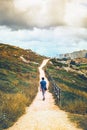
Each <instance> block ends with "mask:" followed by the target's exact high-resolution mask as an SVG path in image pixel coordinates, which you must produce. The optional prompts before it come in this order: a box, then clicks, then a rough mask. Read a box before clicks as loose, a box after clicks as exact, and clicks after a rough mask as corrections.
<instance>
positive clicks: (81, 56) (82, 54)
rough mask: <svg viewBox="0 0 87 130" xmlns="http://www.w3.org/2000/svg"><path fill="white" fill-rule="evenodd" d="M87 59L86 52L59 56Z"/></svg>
mask: <svg viewBox="0 0 87 130" xmlns="http://www.w3.org/2000/svg"><path fill="white" fill-rule="evenodd" d="M83 57H85V58H87V50H81V51H75V52H72V53H66V54H61V55H60V58H71V59H74V58H83Z"/></svg>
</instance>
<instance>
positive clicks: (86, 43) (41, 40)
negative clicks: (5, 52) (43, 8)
mask: <svg viewBox="0 0 87 130" xmlns="http://www.w3.org/2000/svg"><path fill="white" fill-rule="evenodd" d="M0 41H1V42H3V43H9V44H13V45H15V46H19V47H22V48H27V49H32V50H33V51H36V52H37V53H39V54H42V55H47V56H54V55H56V54H58V53H66V52H72V51H75V50H81V49H87V29H85V28H71V27H68V28H67V27H63V26H62V27H57V28H51V29H38V28H34V29H33V30H19V31H17V30H15V31H11V29H8V28H6V27H4V28H2V27H0Z"/></svg>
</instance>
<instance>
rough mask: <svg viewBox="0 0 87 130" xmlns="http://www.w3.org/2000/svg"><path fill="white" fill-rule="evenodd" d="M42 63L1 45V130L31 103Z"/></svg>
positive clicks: (30, 54) (28, 52) (25, 52)
mask: <svg viewBox="0 0 87 130" xmlns="http://www.w3.org/2000/svg"><path fill="white" fill-rule="evenodd" d="M20 56H23V57H24V58H25V59H26V60H28V61H29V63H25V62H24V61H22V59H21V58H20ZM43 59H44V58H43V57H42V56H39V55H37V54H36V53H34V52H32V51H31V50H23V49H20V48H18V47H14V46H10V45H4V44H0V130H2V129H4V128H8V127H9V126H11V125H12V124H13V123H14V122H15V121H16V120H17V119H18V117H20V116H21V115H22V114H23V113H24V112H25V108H26V106H29V105H30V104H31V102H32V101H33V99H34V97H35V95H36V93H37V90H38V80H39V77H38V75H39V74H38V66H39V65H40V64H41V62H42V60H43Z"/></svg>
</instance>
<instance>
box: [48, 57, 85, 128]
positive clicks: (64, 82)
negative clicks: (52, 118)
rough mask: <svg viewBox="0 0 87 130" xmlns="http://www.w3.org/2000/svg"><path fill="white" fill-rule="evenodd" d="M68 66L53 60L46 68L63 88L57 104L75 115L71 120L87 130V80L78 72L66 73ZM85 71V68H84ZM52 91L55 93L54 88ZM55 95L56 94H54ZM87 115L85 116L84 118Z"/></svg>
mask: <svg viewBox="0 0 87 130" xmlns="http://www.w3.org/2000/svg"><path fill="white" fill-rule="evenodd" d="M67 66H68V65H66V64H64V63H62V62H60V61H59V60H56V59H51V60H50V62H49V64H48V65H47V67H46V70H47V72H48V73H49V74H50V75H51V77H52V78H53V79H54V82H55V83H56V85H57V86H59V87H60V88H61V102H60V104H59V102H58V101H57V99H56V97H55V96H54V97H55V100H56V104H58V105H59V106H60V108H61V109H63V110H65V111H67V112H70V113H73V114H72V115H73V116H71V119H72V120H74V121H76V122H77V124H78V125H79V126H81V127H83V128H84V130H86V128H87V125H86V124H87V123H86V121H87V78H86V77H85V78H84V76H83V75H82V74H79V73H77V72H76V71H66V69H65V68H66V67H67ZM84 69H85V68H84ZM50 91H51V92H52V93H53V89H52V87H50ZM53 95H54V93H53ZM84 115H85V116H84Z"/></svg>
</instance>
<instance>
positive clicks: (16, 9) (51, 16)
mask: <svg viewBox="0 0 87 130" xmlns="http://www.w3.org/2000/svg"><path fill="white" fill-rule="evenodd" d="M0 42H1V43H8V44H11V45H15V46H19V47H22V48H25V49H32V50H33V51H36V52H37V53H39V54H42V55H47V56H56V55H57V54H61V53H66V52H72V51H77V50H82V49H87V0H0Z"/></svg>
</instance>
